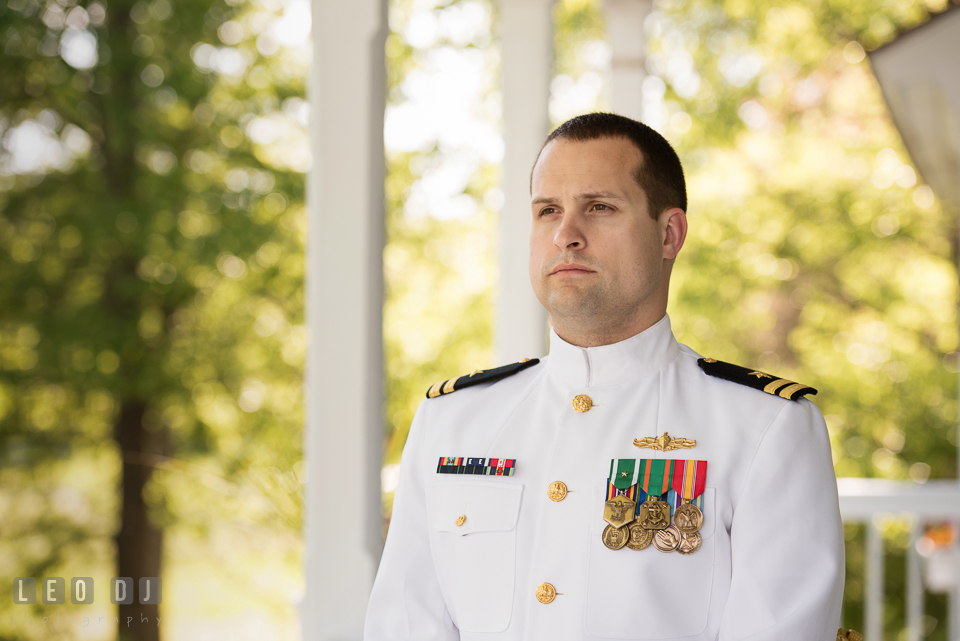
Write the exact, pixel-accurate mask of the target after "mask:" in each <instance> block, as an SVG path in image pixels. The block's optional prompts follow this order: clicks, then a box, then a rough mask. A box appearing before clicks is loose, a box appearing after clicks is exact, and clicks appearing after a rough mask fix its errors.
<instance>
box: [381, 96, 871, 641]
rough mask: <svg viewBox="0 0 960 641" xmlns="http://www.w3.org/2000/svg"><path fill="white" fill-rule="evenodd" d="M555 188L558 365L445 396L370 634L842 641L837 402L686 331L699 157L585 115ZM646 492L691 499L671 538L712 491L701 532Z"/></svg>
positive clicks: (502, 374)
mask: <svg viewBox="0 0 960 641" xmlns="http://www.w3.org/2000/svg"><path fill="white" fill-rule="evenodd" d="M531 192H532V194H531V212H532V231H531V238H530V279H531V282H532V285H533V289H534V291H535V293H536V295H537V297H538V299H539V300H540V302H541V303H542V304H543V306H544V307H545V308H546V309H547V310H548V311H549V313H550V319H551V325H552V330H551V332H550V353H549V356H547V357H545V358H543V359H540V360H536V359H533V360H527V361H524V362H521V363H515V364H513V365H510V366H506V367H502V368H497V369H494V370H489V371H487V372H474V373H472V374H464V375H463V376H459V377H456V378H453V379H450V380H448V381H441V382H440V383H438V384H437V385H434V386H433V387H432V388H430V391H429V393H428V399H427V400H425V401H424V402H423V403H421V405H420V408H419V410H418V411H417V414H416V417H415V419H414V421H413V425H412V427H411V429H410V435H409V438H408V440H407V443H406V447H405V449H404V452H403V457H402V462H401V472H400V481H399V483H398V485H397V491H396V495H395V498H394V505H393V518H392V521H391V525H390V531H389V535H388V536H387V541H386V547H385V549H384V552H383V559H382V561H381V563H380V569H379V572H378V574H377V578H376V582H375V584H374V587H373V593H372V595H371V597H370V604H369V610H368V612H367V620H366V628H365V638H366V639H367V641H394V640H396V641H400V640H408V639H409V640H413V639H416V640H419V641H440V640H453V639H464V640H468V639H510V640H516V641H520V640H525V641H532V640H541V639H542V640H555V639H645V640H646V639H685V640H694V639H695V640H704V641H707V640H711V641H712V640H716V639H720V640H721V641H739V640H746V639H750V640H751V641H833V639H834V638H835V636H836V635H837V626H838V624H839V620H840V604H841V598H842V593H843V573H844V553H843V533H842V526H841V521H840V513H839V507H838V499H837V487H836V479H835V477H834V472H833V465H832V461H831V455H830V443H829V440H828V437H827V430H826V427H825V425H824V421H823V417H822V415H821V413H820V411H819V410H818V409H817V407H816V406H815V405H814V404H813V403H811V402H810V401H809V400H807V399H806V398H804V397H803V396H804V395H805V394H811V393H816V391H815V390H813V389H812V388H809V387H807V386H805V385H801V384H796V383H793V382H792V381H787V380H784V379H781V378H779V377H776V376H775V375H771V374H767V373H765V372H756V371H752V370H749V369H744V368H739V367H737V366H734V365H730V364H725V363H718V362H717V361H715V360H713V359H710V358H703V357H701V356H699V355H698V354H696V353H694V352H693V350H691V349H690V348H688V347H686V346H684V345H681V344H679V343H678V342H677V341H676V339H675V338H674V336H673V333H672V332H671V329H670V320H669V318H668V317H667V316H666V307H667V291H668V285H669V278H670V271H671V268H672V265H673V262H674V259H675V257H676V256H677V254H678V253H679V251H680V249H681V247H682V246H683V242H684V238H685V236H686V232H687V219H686V213H685V210H686V207H687V204H686V191H685V185H684V180H683V171H682V168H681V166H680V161H679V159H678V158H677V155H676V153H675V152H674V151H673V149H671V148H670V146H669V144H668V143H667V142H666V141H665V140H664V139H663V138H662V137H661V136H660V135H659V134H657V133H656V132H654V131H653V130H651V129H649V128H648V127H646V126H645V125H642V124H641V123H638V122H635V121H632V120H629V119H627V118H623V117H620V116H615V115H612V114H588V115H585V116H580V117H578V118H575V119H573V120H571V121H569V122H567V123H565V124H564V125H562V126H561V127H560V128H558V129H557V130H556V131H555V132H554V133H553V134H551V135H550V137H549V138H548V139H547V142H546V144H545V145H544V147H543V149H542V150H541V152H540V155H539V157H538V159H537V161H536V164H535V166H534V169H533V174H532V179H531ZM504 277H505V278H506V277H511V275H504ZM765 392H766V393H765ZM640 448H642V449H640ZM683 465H686V467H685V468H683V467H681V466H683ZM699 466H702V467H703V472H701V467H699ZM684 469H685V470H687V471H688V472H689V474H687V473H686V472H683V471H682V470H684ZM650 470H653V472H651V471H650ZM663 470H668V471H667V472H664V471H663ZM677 470H680V471H677ZM694 470H695V471H696V476H697V477H698V478H700V481H701V482H700V484H699V486H697V485H696V482H695V481H693V480H692V479H694ZM621 477H622V478H621ZM654 477H655V478H654ZM688 477H689V479H688ZM685 479H687V480H690V483H689V484H687V481H686V480H685ZM704 479H705V482H703V481H704ZM619 480H623V481H624V482H623V484H619V485H616V487H615V481H616V482H617V483H619ZM620 485H624V486H626V485H629V487H627V488H626V489H624V488H622V487H620ZM655 486H656V487H655ZM661 490H662V491H663V494H662V496H660V498H659V499H658V498H657V497H658V496H659V495H660V494H661ZM670 491H673V492H674V494H670ZM614 495H615V496H614ZM644 496H646V501H651V500H652V501H654V502H656V501H657V500H661V501H667V500H672V501H673V503H671V504H670V508H669V509H667V510H666V512H665V514H666V515H667V516H670V519H672V521H671V520H670V519H668V520H667V523H668V524H670V523H673V525H671V527H676V526H683V525H685V524H686V525H689V523H690V522H691V521H690V519H689V515H687V516H684V518H682V519H678V518H675V517H676V510H677V509H679V506H680V505H681V504H683V503H689V502H691V501H692V502H693V503H694V504H696V505H697V508H698V510H699V512H700V515H701V517H702V518H701V521H698V523H699V528H698V529H697V531H695V532H693V531H691V532H690V533H689V536H688V534H687V533H681V532H680V531H679V530H666V529H664V530H656V531H654V530H647V529H644V528H643V527H640V524H641V516H640V514H641V511H640V506H641V505H642V506H646V505H647V503H646V502H645V501H644V500H643V497H644ZM668 496H672V497H673V498H672V499H668V498H667V497H668ZM611 497H614V498H613V499H611ZM614 499H615V500H614ZM615 501H620V502H621V503H620V504H619V505H621V506H622V505H627V506H628V508H629V509H628V511H627V512H626V514H627V516H626V517H623V518H626V519H629V520H630V521H628V524H624V523H623V518H621V516H622V513H623V509H622V507H621V509H620V511H619V512H618V511H616V510H614V511H613V512H611V511H610V510H609V509H608V507H607V506H608V505H610V504H613V503H615ZM631 501H634V502H635V503H636V505H637V509H636V511H635V510H634V507H633V506H634V502H631ZM685 509H687V508H685ZM689 509H690V510H693V508H689ZM671 514H672V516H671ZM618 519H619V520H618ZM652 522H653V521H651V523H652ZM618 523H619V524H620V525H618ZM635 526H636V528H637V530H636V531H637V541H636V545H633V544H634V543H635V541H634V539H633V538H629V541H630V544H631V545H630V546H629V547H626V546H625V544H624V541H626V540H627V539H625V538H624V537H627V536H629V537H632V534H629V535H628V534H627V533H628V529H629V528H633V527H635ZM651 527H653V526H651ZM631 531H632V530H631ZM671 531H672V532H674V534H669V532H671ZM650 533H652V534H656V537H652V540H653V544H652V545H651V544H650V542H651V536H652V535H651V536H648V538H647V540H646V541H643V540H640V539H642V538H643V536H645V535H648V534H650ZM681 540H682V541H684V542H686V543H685V545H686V546H687V547H686V549H685V550H684V549H683V544H681V546H680V549H679V550H678V548H677V544H678V541H681ZM684 551H685V553H678V552H684ZM844 638H846V637H844ZM850 638H855V637H850Z"/></svg>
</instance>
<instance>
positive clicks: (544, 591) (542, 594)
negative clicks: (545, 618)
mask: <svg viewBox="0 0 960 641" xmlns="http://www.w3.org/2000/svg"><path fill="white" fill-rule="evenodd" d="M556 598H557V589H556V588H555V587H553V586H552V585H550V584H549V583H541V584H540V585H538V586H537V601H539V602H540V603H552V602H553V600H554V599H556Z"/></svg>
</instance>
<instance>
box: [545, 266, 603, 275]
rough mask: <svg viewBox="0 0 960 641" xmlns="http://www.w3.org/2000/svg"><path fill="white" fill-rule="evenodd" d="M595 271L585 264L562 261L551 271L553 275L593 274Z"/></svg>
mask: <svg viewBox="0 0 960 641" xmlns="http://www.w3.org/2000/svg"><path fill="white" fill-rule="evenodd" d="M592 273H594V271H593V270H592V269H589V268H587V267H584V266H583V265H577V264H576V263H561V264H559V265H557V266H556V267H554V268H553V271H552V272H550V275H551V276H554V275H565V276H572V275H575V274H592Z"/></svg>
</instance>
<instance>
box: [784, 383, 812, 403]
mask: <svg viewBox="0 0 960 641" xmlns="http://www.w3.org/2000/svg"><path fill="white" fill-rule="evenodd" d="M802 389H807V386H806V385H804V384H803V383H794V384H793V385H788V386H787V387H784V388H783V389H782V390H780V391H779V392H778V396H782V397H783V398H785V399H787V400H791V398H790V397H791V396H793V394H794V393H795V392H798V391H800V390H802Z"/></svg>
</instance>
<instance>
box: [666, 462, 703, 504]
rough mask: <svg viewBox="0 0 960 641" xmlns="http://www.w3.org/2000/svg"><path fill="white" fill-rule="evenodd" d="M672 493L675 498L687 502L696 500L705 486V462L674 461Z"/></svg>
mask: <svg viewBox="0 0 960 641" xmlns="http://www.w3.org/2000/svg"><path fill="white" fill-rule="evenodd" d="M672 485H673V491H674V492H676V493H677V498H678V499H680V498H683V499H686V500H687V501H692V500H695V499H697V498H698V497H699V496H700V495H701V494H703V490H704V489H705V488H706V485H707V462H706V461H675V462H674V466H673V484H672Z"/></svg>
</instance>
